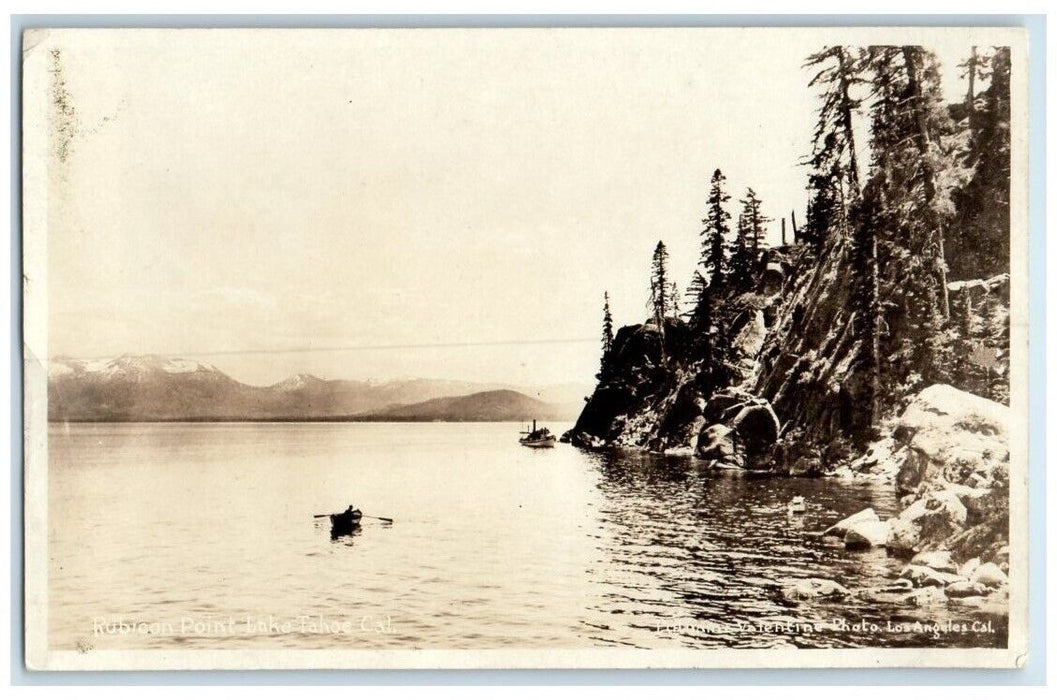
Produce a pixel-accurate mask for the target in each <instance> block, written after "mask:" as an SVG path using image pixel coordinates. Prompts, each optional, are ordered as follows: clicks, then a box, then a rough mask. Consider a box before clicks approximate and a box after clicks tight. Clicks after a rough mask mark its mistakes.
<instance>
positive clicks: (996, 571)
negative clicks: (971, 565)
mask: <svg viewBox="0 0 1057 700" xmlns="http://www.w3.org/2000/svg"><path fill="white" fill-rule="evenodd" d="M969 580H970V581H972V582H973V583H979V584H982V585H984V586H987V587H989V588H999V587H1000V586H1004V585H1006V584H1007V583H1009V577H1008V576H1007V575H1006V573H1005V572H1004V571H1002V569H1000V568H999V567H998V565H997V564H995V563H993V562H987V563H986V564H981V565H980V566H978V567H976V570H975V571H973V573H972V576H970V577H969Z"/></svg>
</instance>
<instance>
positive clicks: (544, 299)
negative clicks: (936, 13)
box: [48, 30, 971, 384]
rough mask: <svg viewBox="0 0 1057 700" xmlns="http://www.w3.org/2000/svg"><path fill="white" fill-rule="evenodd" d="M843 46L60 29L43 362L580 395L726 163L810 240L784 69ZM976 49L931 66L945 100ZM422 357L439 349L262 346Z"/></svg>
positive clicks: (685, 38)
mask: <svg viewBox="0 0 1057 700" xmlns="http://www.w3.org/2000/svg"><path fill="white" fill-rule="evenodd" d="M838 31H839V30H838ZM961 38H962V39H964V35H963V36H962V37H961ZM846 40H847V37H844V38H841V37H840V35H839V34H832V32H830V33H829V35H827V34H826V33H818V32H816V33H813V34H812V33H810V32H797V31H785V32H784V33H775V32H771V33H767V34H760V33H758V32H754V31H744V30H731V31H726V32H723V31H720V32H716V31H700V30H675V31H670V30H654V31H643V30H630V31H629V30H602V31H597V30H571V31H570V30H540V31H524V30H499V31H464V32H446V31H441V30H422V31H401V32H387V31H374V30H359V31H345V30H323V31H316V32H288V33H283V32H281V31H258V32H241V33H230V32H222V31H190V30H183V31H172V32H156V31H141V32H135V31H128V32H124V33H121V34H120V35H116V36H115V34H114V33H107V32H96V33H88V32H84V33H81V34H79V35H76V36H74V35H72V34H70V35H64V38H63V40H62V41H61V42H58V44H57V45H58V46H60V47H61V48H62V65H63V70H64V78H65V81H66V90H67V92H68V94H69V96H70V103H71V104H72V105H73V108H74V110H75V114H76V117H75V118H76V124H77V127H78V131H77V134H76V135H75V137H74V139H73V141H72V142H71V150H70V156H69V158H68V159H67V161H66V162H65V163H61V164H60V163H58V162H56V163H54V164H53V168H54V173H53V176H52V177H53V183H54V184H53V193H52V196H51V197H50V199H49V205H50V208H49V223H48V229H49V237H48V282H49V286H48V296H49V299H48V301H49V314H50V317H49V318H50V331H49V332H50V338H49V343H50V347H49V353H50V354H51V355H53V356H54V355H59V354H65V355H72V356H75V357H94V356H106V355H116V354H121V353H125V352H131V353H148V352H156V353H162V354H178V355H182V356H192V355H193V356H195V357H201V358H202V359H206V360H208V361H211V362H213V363H214V364H216V365H218V366H219V367H220V368H221V369H223V370H225V371H227V372H228V373H230V374H231V375H232V376H234V377H236V378H238V379H241V380H244V381H248V382H251V383H260V384H264V383H270V382H273V381H277V380H279V379H281V378H283V377H285V376H288V375H290V374H292V373H295V372H300V371H307V372H312V373H315V374H318V375H321V376H324V377H330V378H369V377H375V378H387V377H394V376H426V377H449V378H462V379H479V380H488V381H511V382H519V383H550V382H562V381H576V382H583V383H588V382H590V381H591V380H592V375H593V374H594V372H595V371H596V370H597V361H598V342H597V338H598V336H599V335H600V321H601V319H600V316H601V302H602V293H603V291H604V290H609V292H610V297H611V300H612V307H613V313H614V316H615V319H616V321H617V323H618V324H627V323H633V322H639V321H641V320H643V318H644V316H645V310H646V298H647V294H646V290H647V285H648V274H649V261H650V254H651V252H652V250H653V247H654V245H655V244H656V242H657V240H658V239H664V241H665V242H666V243H667V245H668V247H669V249H670V251H671V262H672V272H673V274H674V276H675V278H676V279H677V280H678V282H679V284H680V286H681V287H685V285H686V283H687V282H688V281H689V278H690V274H691V272H692V270H693V267H694V263H695V261H696V258H697V255H698V250H699V238H698V233H699V231H700V230H701V228H702V226H701V223H700V220H701V218H702V216H703V213H704V209H705V199H706V197H707V193H708V188H709V178H710V176H711V174H712V171H713V170H714V169H715V168H717V167H720V168H722V170H723V172H724V173H725V174H726V175H727V177H728V181H729V183H728V184H729V190H730V192H731V194H732V195H734V198H733V199H732V202H731V204H732V205H736V201H735V200H736V199H737V198H738V197H740V196H742V195H743V193H744V190H745V187H746V186H752V187H753V188H754V189H755V190H756V192H757V193H758V195H759V196H760V197H761V198H762V200H763V203H764V209H765V212H766V213H767V214H769V215H771V216H774V217H775V218H776V221H775V223H774V224H773V225H772V238H773V239H775V240H776V239H777V237H778V230H779V229H778V221H777V218H778V217H780V216H783V215H784V216H788V213H789V211H790V210H791V209H794V208H795V209H796V211H797V217H798V221H799V222H800V223H803V211H804V205H805V194H804V185H805V181H806V173H805V171H804V169H803V168H801V167H798V166H797V161H798V160H799V159H800V158H801V157H802V156H804V155H805V154H806V153H807V152H808V150H809V139H810V134H811V127H812V123H813V117H814V115H813V111H814V109H815V106H816V105H815V100H814V96H813V94H812V92H811V91H810V90H809V89H808V88H807V79H808V77H809V76H808V75H807V73H806V72H805V71H803V70H802V69H801V67H800V66H801V63H802V61H803V59H804V57H805V56H806V55H807V54H809V53H811V52H812V51H814V50H816V49H817V48H819V47H820V46H821V45H823V44H826V43H835V42H841V41H846ZM970 43H971V42H969V41H963V40H952V41H948V42H947V43H946V44H945V45H944V46H941V47H939V49H940V56H941V59H942V60H943V62H944V64H945V65H944V67H945V68H946V69H947V77H948V86H949V88H950V89H951V90H953V91H960V90H962V89H963V88H961V87H959V86H958V85H957V81H956V80H955V78H956V75H955V73H956V71H954V70H953V69H952V68H951V65H950V64H951V61H954V60H957V59H960V58H961V57H962V56H964V55H966V54H967V53H968V46H969V45H970ZM731 212H732V215H733V214H736V212H735V209H734V206H732V207H731ZM578 339H579V340H580V341H581V342H568V341H576V340H578ZM584 339H585V340H586V342H583V340H584ZM506 341H532V342H531V344H515V345H490V344H489V343H497V342H506ZM549 341H563V342H549ZM422 345H444V346H446V347H439V348H438V347H430V348H422V347H412V348H399V349H396V348H392V347H389V348H387V349H372V350H365V349H360V350H346V351H331V350H327V351H320V352H311V353H305V352H297V353H291V352H278V351H281V350H289V349H294V348H315V349H327V348H343V347H361V348H362V347H377V346H422ZM244 350H250V351H254V352H253V353H249V354H224V355H214V356H208V354H209V353H214V352H220V351H223V352H231V351H244Z"/></svg>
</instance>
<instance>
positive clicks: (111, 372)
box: [48, 355, 587, 422]
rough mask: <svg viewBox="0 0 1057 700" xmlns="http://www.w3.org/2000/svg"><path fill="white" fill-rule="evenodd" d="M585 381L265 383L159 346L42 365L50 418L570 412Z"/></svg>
mask: <svg viewBox="0 0 1057 700" xmlns="http://www.w3.org/2000/svg"><path fill="white" fill-rule="evenodd" d="M585 389H587V388H586V387H580V386H576V385H572V384H569V385H558V386H549V387H519V386H515V385H504V384H487V383H476V382H462V381H451V380H443V379H406V380H396V381H387V382H371V381H349V380H325V379H320V378H319V377H315V376H312V375H310V374H299V375H297V376H294V377H290V378H289V379H284V380H283V381H281V382H278V383H277V384H273V385H272V386H267V387H259V386H251V385H249V384H243V383H242V382H239V381H237V380H235V379H232V378H231V377H229V376H228V375H226V374H224V373H223V372H221V371H220V370H219V369H217V368H216V367H214V366H213V365H210V364H207V363H204V362H197V361H194V360H184V359H179V358H166V357H160V356H158V355H122V356H121V357H118V358H115V359H111V360H76V359H72V358H56V359H53V360H51V362H50V363H49V367H48V419H49V420H51V421H101V422H105V421H117V422H120V421H176V420H203V421H205V420H341V419H349V420H389V421H448V420H450V421H513V420H530V419H532V418H539V419H541V420H573V419H575V418H576V417H577V415H579V412H580V409H581V408H582V407H583V396H584V394H585Z"/></svg>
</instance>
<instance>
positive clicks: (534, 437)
mask: <svg viewBox="0 0 1057 700" xmlns="http://www.w3.org/2000/svg"><path fill="white" fill-rule="evenodd" d="M521 434H522V435H524V436H525V437H523V438H520V439H518V442H520V443H521V444H522V445H524V446H525V447H554V444H555V443H556V442H558V438H557V437H556V436H555V435H554V434H553V433H552V432H551V431H549V430H547V429H546V428H539V429H538V430H537V429H536V421H532V430H525V431H522V432H521Z"/></svg>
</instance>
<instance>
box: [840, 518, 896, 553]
mask: <svg viewBox="0 0 1057 700" xmlns="http://www.w3.org/2000/svg"><path fill="white" fill-rule="evenodd" d="M889 529H890V525H889V524H888V523H886V522H881V521H880V520H861V521H859V522H856V523H852V524H851V525H849V526H848V529H847V532H845V533H844V546H845V547H847V548H848V549H869V548H870V547H881V546H883V545H884V543H885V541H887V540H888V531H889Z"/></svg>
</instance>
